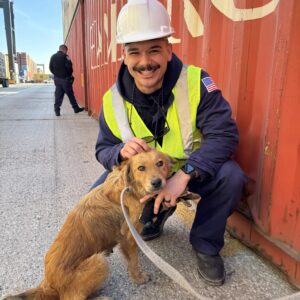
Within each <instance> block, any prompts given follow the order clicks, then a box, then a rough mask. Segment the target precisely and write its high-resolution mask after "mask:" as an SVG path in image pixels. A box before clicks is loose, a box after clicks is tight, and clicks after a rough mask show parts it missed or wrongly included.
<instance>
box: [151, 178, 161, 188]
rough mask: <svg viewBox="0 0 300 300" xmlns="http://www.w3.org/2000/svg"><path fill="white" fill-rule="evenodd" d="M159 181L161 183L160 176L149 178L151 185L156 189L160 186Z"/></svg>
mask: <svg viewBox="0 0 300 300" xmlns="http://www.w3.org/2000/svg"><path fill="white" fill-rule="evenodd" d="M161 183H162V181H161V179H160V178H153V179H152V180H151V185H152V186H153V187H154V188H156V189H158V188H160V187H161Z"/></svg>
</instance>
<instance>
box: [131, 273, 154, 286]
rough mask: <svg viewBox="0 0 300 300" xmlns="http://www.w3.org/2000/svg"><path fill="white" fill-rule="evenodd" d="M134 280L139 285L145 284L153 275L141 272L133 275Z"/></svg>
mask: <svg viewBox="0 0 300 300" xmlns="http://www.w3.org/2000/svg"><path fill="white" fill-rule="evenodd" d="M132 279H133V282H134V283H136V284H137V285H141V284H145V283H147V282H149V281H150V280H151V277H150V275H149V274H146V273H144V272H143V273H142V272H139V273H137V274H135V275H134V276H132Z"/></svg>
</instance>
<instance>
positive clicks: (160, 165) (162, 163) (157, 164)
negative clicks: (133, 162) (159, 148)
mask: <svg viewBox="0 0 300 300" xmlns="http://www.w3.org/2000/svg"><path fill="white" fill-rule="evenodd" d="M163 165H164V162H163V161H162V160H160V161H158V162H157V163H156V166H158V167H162V166H163Z"/></svg>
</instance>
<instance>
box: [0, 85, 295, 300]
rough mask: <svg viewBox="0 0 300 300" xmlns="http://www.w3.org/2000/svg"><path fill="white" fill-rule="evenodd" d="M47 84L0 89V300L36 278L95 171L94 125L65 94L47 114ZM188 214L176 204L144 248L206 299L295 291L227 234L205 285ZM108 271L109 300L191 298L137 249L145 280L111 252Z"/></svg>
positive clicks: (271, 296) (272, 296)
mask: <svg viewBox="0 0 300 300" xmlns="http://www.w3.org/2000/svg"><path fill="white" fill-rule="evenodd" d="M53 93H54V86H53V85H49V84H48V85H45V84H39V85H27V86H25V85H20V86H18V87H14V86H11V87H10V88H8V89H2V88H0V197H1V198H0V204H1V210H0V228H1V230H0V245H1V247H0V297H1V296H3V295H5V294H7V293H11V292H16V291H22V290H24V289H27V288H30V287H33V286H35V285H37V284H38V283H39V281H40V280H41V279H42V276H43V258H44V255H45V253H46V251H47V250H48V248H49V246H50V244H51V243H52V241H53V239H54V237H55V235H56V234H57V232H58V230H59V228H60V227H61V225H62V223H63V221H64V219H65V217H66V214H67V213H68V211H69V210H70V209H71V208H72V207H73V206H74V205H75V203H77V202H78V200H79V199H80V198H81V196H83V195H84V194H85V193H86V192H87V191H88V190H89V188H90V186H91V184H92V183H93V182H94V181H95V180H96V178H97V177H98V176H99V175H100V174H101V172H102V170H103V169H102V167H101V166H100V165H99V164H98V163H97V161H96V159H95V157H94V146H95V141H96V138H97V133H98V123H97V121H96V120H94V119H92V118H90V117H89V116H88V115H87V113H86V112H83V113H79V114H74V113H73V111H72V109H71V106H70V104H69V102H68V99H65V100H64V103H63V107H62V110H61V113H62V116H61V117H56V116H55V115H54V112H53ZM192 218H193V211H189V210H187V209H186V208H185V207H183V206H182V207H181V208H180V210H178V213H177V214H176V215H175V216H174V217H172V218H171V219H170V220H168V222H167V223H166V225H165V230H164V234H163V236H162V237H161V238H159V239H157V240H154V241H151V242H148V245H149V246H150V247H151V248H152V249H153V250H154V251H156V252H157V254H159V255H160V256H161V257H162V258H164V259H165V260H166V261H167V262H169V263H170V264H171V265H172V266H174V267H175V268H176V269H177V270H178V271H180V272H181V274H182V275H183V276H184V277H185V278H186V279H187V280H188V281H189V282H190V283H191V285H192V286H193V287H194V288H195V289H196V290H197V291H198V292H199V294H201V295H203V296H206V297H209V298H212V299H220V300H221V299H222V300H223V299H239V300H243V299H244V300H248V299H249V300H250V299H262V300H263V299H278V298H280V297H284V296H288V295H292V294H293V293H295V292H296V289H295V288H293V287H292V286H291V285H290V284H289V283H288V282H287V280H286V278H285V276H284V275H283V274H282V273H281V272H280V271H279V270H278V269H276V268H275V267H273V266H272V265H271V264H270V263H268V262H267V261H266V260H264V259H263V258H261V257H259V256H258V255H257V254H255V253H254V252H253V251H251V250H250V249H248V248H247V247H245V246H244V245H242V244H241V243H240V242H238V241H237V240H235V239H233V238H232V237H230V236H229V235H226V244H225V247H224V249H223V251H222V255H223V257H224V261H225V267H226V271H227V280H226V283H225V284H224V285H223V286H222V287H210V286H207V285H205V284H204V283H203V282H202V281H201V280H200V279H199V277H198V274H197V271H196V257H195V255H194V253H193V251H192V248H191V246H190V244H189V241H188V240H189V237H188V235H189V227H190V226H191V220H192ZM108 259H109V263H110V267H111V269H110V270H111V272H110V276H109V278H108V279H107V280H106V282H105V284H104V286H103V288H102V289H101V290H100V293H101V295H105V296H109V297H111V298H112V299H116V300H125V299H126V300H129V299H130V300H135V299H136V300H137V299H139V300H140V299H156V300H157V299H164V300H168V299H193V298H192V296H190V295H189V294H187V292H185V291H184V290H183V289H182V288H180V287H179V286H178V285H176V284H175V283H174V282H173V281H172V280H171V279H169V278H167V277H166V276H165V275H164V274H163V273H162V272H161V271H159V270H158V269H157V268H156V267H155V266H154V265H153V264H152V263H151V262H150V261H149V260H148V259H147V258H146V257H145V256H144V255H143V254H141V261H142V265H143V268H144V269H145V270H146V271H147V272H148V273H149V274H150V276H151V278H152V280H151V281H150V282H149V283H148V284H146V285H143V286H140V287H138V286H136V285H134V284H132V283H131V281H130V279H129V277H128V274H127V272H126V267H125V265H124V261H123V258H122V256H121V255H120V253H119V250H118V249H116V250H115V251H114V253H113V254H112V255H111V256H110V257H109V258H108ZM294 299H300V297H299V298H294Z"/></svg>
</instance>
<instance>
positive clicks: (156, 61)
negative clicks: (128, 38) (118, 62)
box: [123, 39, 172, 94]
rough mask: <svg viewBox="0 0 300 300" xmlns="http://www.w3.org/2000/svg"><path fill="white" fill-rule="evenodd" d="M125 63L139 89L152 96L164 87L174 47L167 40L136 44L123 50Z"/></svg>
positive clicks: (126, 46) (129, 45) (131, 44)
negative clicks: (164, 79) (163, 83)
mask: <svg viewBox="0 0 300 300" xmlns="http://www.w3.org/2000/svg"><path fill="white" fill-rule="evenodd" d="M123 54H124V63H125V65H126V66H127V68H128V71H129V73H130V74H131V76H132V77H133V78H134V81H135V84H136V86H137V88H138V89H139V90H140V91H141V92H143V93H145V94H151V93H153V92H155V91H156V90H158V89H159V88H160V87H161V86H162V82H163V78H164V74H165V72H166V70H167V65H168V61H170V60H171V58H172V45H171V44H169V43H168V41H167V40H166V39H157V40H151V41H144V42H135V43H130V44H128V45H125V46H124V48H123Z"/></svg>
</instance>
